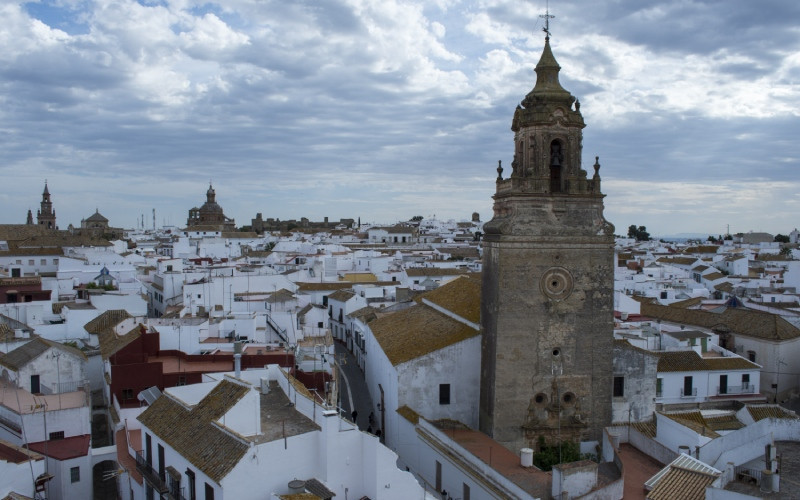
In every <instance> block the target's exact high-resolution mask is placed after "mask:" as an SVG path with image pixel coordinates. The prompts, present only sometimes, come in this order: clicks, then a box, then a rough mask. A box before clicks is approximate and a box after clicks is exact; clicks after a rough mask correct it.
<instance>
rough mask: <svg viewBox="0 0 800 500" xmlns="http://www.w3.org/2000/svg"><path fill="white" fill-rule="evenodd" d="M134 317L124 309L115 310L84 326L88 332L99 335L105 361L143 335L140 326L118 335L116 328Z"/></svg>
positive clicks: (101, 353)
mask: <svg viewBox="0 0 800 500" xmlns="http://www.w3.org/2000/svg"><path fill="white" fill-rule="evenodd" d="M132 317H133V316H131V315H130V314H128V311H126V310H124V309H114V310H109V311H105V312H103V314H101V315H100V316H98V317H96V318H95V319H93V320H92V321H90V322H88V323H86V324H85V325H84V326H83V328H84V329H85V330H86V331H87V332H89V333H93V334H95V335H97V339H98V341H99V342H100V355H101V356H102V357H103V359H108V358H109V356H111V355H113V354H114V353H116V352H117V351H119V350H120V349H122V348H123V347H125V346H126V345H128V344H130V343H131V342H132V341H134V340H135V339H137V338H139V335H141V333H140V328H139V325H137V326H135V327H134V328H133V329H132V330H131V331H130V332H128V333H127V334H125V335H117V332H116V331H114V327H115V326H117V325H118V324H119V323H121V322H122V321H123V320H126V319H128V318H132Z"/></svg>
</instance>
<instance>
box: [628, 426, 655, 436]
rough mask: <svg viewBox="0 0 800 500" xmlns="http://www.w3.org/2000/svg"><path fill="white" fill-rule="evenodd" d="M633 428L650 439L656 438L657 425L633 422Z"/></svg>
mask: <svg viewBox="0 0 800 500" xmlns="http://www.w3.org/2000/svg"><path fill="white" fill-rule="evenodd" d="M631 427H633V428H634V429H636V430H637V431H639V432H641V433H642V434H644V435H645V436H647V437H649V438H655V437H656V424H654V423H653V422H633V423H632V424H631Z"/></svg>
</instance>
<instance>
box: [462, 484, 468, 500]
mask: <svg viewBox="0 0 800 500" xmlns="http://www.w3.org/2000/svg"><path fill="white" fill-rule="evenodd" d="M462 484H463V485H464V486H463V488H461V498H462V500H470V497H469V485H468V484H467V483H462Z"/></svg>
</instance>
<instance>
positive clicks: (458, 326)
mask: <svg viewBox="0 0 800 500" xmlns="http://www.w3.org/2000/svg"><path fill="white" fill-rule="evenodd" d="M370 328H371V329H372V332H373V334H374V335H375V339H376V340H377V341H378V343H379V344H380V345H381V348H382V349H383V352H384V353H386V356H387V357H388V358H389V361H390V362H391V363H392V365H394V366H397V365H399V364H402V363H405V362H407V361H410V360H412V359H416V358H418V357H420V356H424V355H426V354H429V353H431V352H434V351H437V350H439V349H443V348H445V347H447V346H450V345H453V344H455V343H458V342H461V341H462V340H466V339H468V338H471V337H474V336H475V335H478V334H479V333H480V332H479V331H478V330H475V329H473V328H471V327H469V326H467V325H466V324H464V323H462V322H460V321H457V320H455V319H453V318H451V317H449V316H447V315H445V314H443V313H440V312H438V311H436V310H435V309H433V308H431V307H428V306H426V305H416V306H413V307H409V308H408V309H403V310H401V311H398V312H395V313H392V314H387V315H386V316H383V317H380V318H378V319H376V320H375V321H373V322H372V323H370Z"/></svg>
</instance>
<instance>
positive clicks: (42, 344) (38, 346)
mask: <svg viewBox="0 0 800 500" xmlns="http://www.w3.org/2000/svg"><path fill="white" fill-rule="evenodd" d="M50 348H56V349H59V350H61V351H64V352H67V353H70V354H72V355H73V356H76V357H78V358H82V359H84V360H85V359H87V358H86V355H85V354H84V353H82V352H81V351H80V349H76V348H74V347H70V346H67V345H64V344H59V343H58V342H53V341H51V340H46V339H43V338H41V337H36V338H34V339H31V341H30V342H28V343H26V344H23V345H21V346H19V347H17V348H16V349H14V350H13V351H11V352H9V353H8V354H6V355H5V356H3V357H0V365H3V366H5V367H7V368H10V369H12V370H14V371H18V370H19V369H20V368H22V367H23V366H25V365H27V364H28V363H30V362H31V361H33V360H34V359H36V358H38V357H39V356H41V355H42V354H44V353H45V352H46V351H47V350H48V349H50Z"/></svg>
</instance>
